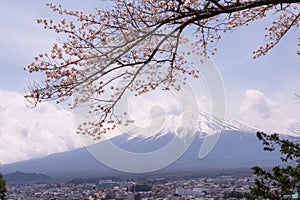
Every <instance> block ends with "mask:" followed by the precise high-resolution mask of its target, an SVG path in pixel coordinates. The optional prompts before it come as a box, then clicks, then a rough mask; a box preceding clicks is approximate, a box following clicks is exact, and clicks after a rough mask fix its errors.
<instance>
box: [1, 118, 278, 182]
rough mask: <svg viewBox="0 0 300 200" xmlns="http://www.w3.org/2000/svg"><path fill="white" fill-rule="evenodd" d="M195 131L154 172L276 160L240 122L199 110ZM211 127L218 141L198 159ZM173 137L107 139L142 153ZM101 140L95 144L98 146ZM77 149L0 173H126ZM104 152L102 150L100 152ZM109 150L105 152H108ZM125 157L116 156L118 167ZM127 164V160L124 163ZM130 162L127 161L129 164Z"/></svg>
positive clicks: (3, 168) (14, 165)
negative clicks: (180, 151)
mask: <svg viewBox="0 0 300 200" xmlns="http://www.w3.org/2000/svg"><path fill="white" fill-rule="evenodd" d="M200 116H201V118H200V123H199V127H198V130H197V131H195V133H193V140H191V143H190V145H189V147H188V148H187V149H186V151H185V152H184V153H183V154H182V155H181V156H180V157H179V158H178V159H176V160H175V161H174V162H173V163H171V164H170V165H168V166H167V167H165V168H163V169H160V170H158V171H156V172H155V173H185V172H200V173H201V171H202V172H206V171H214V170H226V169H228V170H233V171H234V170H239V169H249V171H250V169H251V167H252V166H254V165H259V166H264V167H271V166H274V165H276V164H279V163H280V152H279V151H275V152H265V151H263V146H262V143H261V141H259V140H258V139H257V138H256V134H255V133H256V130H255V129H254V128H251V127H249V126H246V125H244V124H242V123H240V122H237V121H234V120H228V119H226V120H225V121H224V122H222V123H221V122H220V121H218V120H215V118H213V117H211V116H210V115H208V114H205V113H200ZM215 127H218V128H220V127H221V129H222V131H221V132H220V133H219V137H218V140H217V141H216V143H215V145H214V146H213V148H212V149H211V151H209V152H208V154H207V155H206V156H205V157H203V158H201V159H200V158H199V150H200V148H201V146H202V145H203V144H204V143H205V140H210V139H211V138H213V137H215V135H213V134H210V133H208V132H211V130H213V129H214V128H215ZM176 137H177V133H175V132H174V131H170V130H169V131H168V130H165V131H164V133H163V134H162V133H158V134H156V135H154V136H151V137H146V138H139V137H132V136H131V135H128V134H121V135H118V136H115V137H113V138H111V139H110V142H112V143H113V144H114V145H116V146H117V147H118V148H120V149H123V150H125V151H127V152H132V153H136V154H143V153H145V154H146V153H147V152H153V151H156V150H159V149H161V148H163V147H164V146H165V145H167V144H168V143H170V142H171V141H172V140H173V139H174V138H176ZM102 143H103V141H101V142H99V143H97V144H96V145H100V146H101V145H102ZM91 147H92V146H88V147H85V148H79V149H75V150H72V151H68V152H63V153H56V154H52V155H48V156H46V157H43V158H37V159H32V160H27V161H22V162H17V163H11V164H5V165H1V166H0V171H1V173H4V174H7V173H11V172H15V171H22V172H27V173H43V174H46V175H48V176H51V177H69V178H73V177H90V176H112V175H122V174H123V175H124V174H126V173H123V172H120V171H117V170H115V169H112V168H110V167H108V166H106V165H104V164H103V163H101V162H100V161H99V160H97V159H95V157H94V156H93V155H92V154H90V148H91ZM104 153H105V152H104ZM109 153H110V152H107V154H109ZM124 162H126V158H123V159H120V162H119V163H118V164H119V165H120V166H122V165H124ZM126 164H127V165H128V163H126ZM129 164H130V163H129Z"/></svg>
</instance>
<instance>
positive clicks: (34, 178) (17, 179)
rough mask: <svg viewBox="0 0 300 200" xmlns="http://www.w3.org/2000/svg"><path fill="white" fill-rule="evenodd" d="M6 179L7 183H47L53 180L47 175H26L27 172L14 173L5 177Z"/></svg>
mask: <svg viewBox="0 0 300 200" xmlns="http://www.w3.org/2000/svg"><path fill="white" fill-rule="evenodd" d="M4 179H5V180H6V181H7V183H11V184H12V183H47V182H50V181H52V179H51V178H50V177H49V176H47V175H45V174H38V173H25V172H19V171H16V172H13V173H9V174H5V175H4Z"/></svg>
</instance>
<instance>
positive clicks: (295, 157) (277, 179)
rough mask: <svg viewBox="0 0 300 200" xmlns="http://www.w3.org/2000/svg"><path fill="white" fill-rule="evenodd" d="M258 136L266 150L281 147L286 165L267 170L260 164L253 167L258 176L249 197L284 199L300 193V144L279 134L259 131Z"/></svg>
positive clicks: (282, 157)
mask: <svg viewBox="0 0 300 200" xmlns="http://www.w3.org/2000/svg"><path fill="white" fill-rule="evenodd" d="M257 137H258V139H259V140H261V141H262V142H263V144H264V150H265V151H274V150H275V148H276V147H279V148H280V152H281V154H282V156H281V160H282V162H283V163H286V164H287V165H285V166H284V167H280V166H275V167H274V168H273V169H272V171H266V170H264V169H262V168H261V167H259V166H255V167H253V168H252V170H253V173H254V174H255V175H256V176H257V178H256V179H255V186H254V187H252V188H251V191H250V193H248V194H247V198H248V199H257V198H263V199H282V198H283V197H284V195H291V194H293V193H296V192H298V193H300V145H299V143H298V142H297V141H290V140H287V139H281V138H279V136H278V134H272V135H267V134H265V133H263V132H257Z"/></svg>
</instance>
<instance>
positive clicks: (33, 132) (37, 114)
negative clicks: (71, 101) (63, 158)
mask: <svg viewBox="0 0 300 200" xmlns="http://www.w3.org/2000/svg"><path fill="white" fill-rule="evenodd" d="M0 110H1V112H0V162H1V163H2V164H3V163H11V162H15V161H20V160H26V159H31V158H36V157H42V156H45V155H48V154H51V153H55V152H62V151H67V150H71V149H74V148H77V147H79V146H81V142H80V139H79V136H77V135H76V133H75V130H76V127H75V123H74V118H73V114H72V113H71V112H69V111H67V110H64V109H58V108H56V107H55V106H54V105H52V104H50V103H47V102H45V103H42V104H40V105H38V107H37V108H34V109H32V108H27V107H26V106H25V104H24V98H23V96H22V95H21V94H19V93H15V92H9V91H0Z"/></svg>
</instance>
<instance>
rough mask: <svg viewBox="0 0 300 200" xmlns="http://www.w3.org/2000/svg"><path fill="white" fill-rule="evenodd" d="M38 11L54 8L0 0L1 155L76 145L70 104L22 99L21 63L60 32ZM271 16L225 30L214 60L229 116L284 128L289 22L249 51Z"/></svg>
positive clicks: (290, 104) (290, 96)
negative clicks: (33, 105) (283, 31)
mask: <svg viewBox="0 0 300 200" xmlns="http://www.w3.org/2000/svg"><path fill="white" fill-rule="evenodd" d="M52 2H54V3H56V2H58V1H52ZM106 3H107V2H105V1H92V0H89V1H78V0H77V1H65V2H63V3H61V4H62V5H63V6H64V7H67V8H71V9H81V10H84V11H93V8H95V7H98V8H99V7H102V6H104V5H105V4H106ZM44 17H46V18H48V17H51V18H55V17H57V15H53V13H52V12H51V10H50V9H49V8H47V7H46V6H45V3H44V2H43V1H34V0H28V1H16V0H4V1H0V26H1V32H0V46H1V49H0V70H1V73H0V101H1V105H0V108H1V113H0V162H1V163H8V162H14V161H17V160H24V159H30V158H33V157H40V156H43V155H47V154H50V153H54V152H56V151H65V150H70V149H73V148H76V147H79V146H80V145H81V144H80V140H79V138H78V136H77V135H76V134H75V125H74V119H73V117H72V113H71V112H70V111H68V110H66V109H65V108H64V107H60V106H55V105H53V104H52V103H44V104H43V105H41V106H40V107H38V108H37V109H29V108H26V107H25V106H24V100H23V99H22V95H23V93H24V89H25V88H26V81H28V80H29V79H32V78H39V77H38V76H29V75H28V74H27V73H26V72H24V71H23V70H22V67H24V66H25V65H27V64H28V63H30V62H31V61H32V59H33V57H34V56H36V55H37V54H38V53H40V52H46V51H48V50H49V49H50V48H51V44H52V43H53V42H55V41H56V39H57V38H58V37H59V36H58V35H56V34H53V33H52V32H50V31H47V30H44V29H43V28H42V26H41V25H38V24H37V23H36V21H35V19H37V18H44ZM271 18H272V17H270V18H268V19H265V20H261V21H259V23H253V24H251V25H250V26H248V27H246V28H239V29H237V30H235V31H233V32H229V33H226V34H224V35H223V39H222V40H221V41H220V42H219V43H218V52H217V55H216V56H214V57H213V61H214V63H215V65H216V66H217V67H218V69H219V71H220V74H221V77H222V79H223V82H224V87H225V94H226V114H227V116H228V117H231V118H234V119H237V120H240V121H243V122H244V123H246V124H249V125H252V126H255V127H258V128H260V129H263V130H267V131H270V132H272V131H278V132H285V133H287V132H291V130H292V131H297V130H299V129H300V128H299V129H298V122H300V116H299V109H300V100H297V99H296V97H295V95H294V93H299V94H300V88H299V86H300V59H299V56H297V55H296V53H295V52H296V48H297V40H298V39H297V37H299V30H298V32H297V30H291V31H290V32H289V33H288V34H287V35H286V36H285V37H284V38H283V39H282V41H281V42H280V43H279V44H278V46H276V47H275V48H274V49H273V50H271V51H270V52H269V54H268V55H266V56H263V57H261V58H258V59H256V60H253V59H252V53H251V52H252V51H253V50H255V49H256V48H257V47H258V46H259V45H260V44H263V43H264V42H265V39H264V37H263V35H264V33H265V32H264V27H265V26H266V24H267V23H268V22H270V19H271ZM298 48H299V47H298ZM50 119H51V120H50ZM62 119H63V120H62ZM62 121H63V122H64V123H62ZM12 149H14V150H12ZM12 157H13V158H12Z"/></svg>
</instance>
